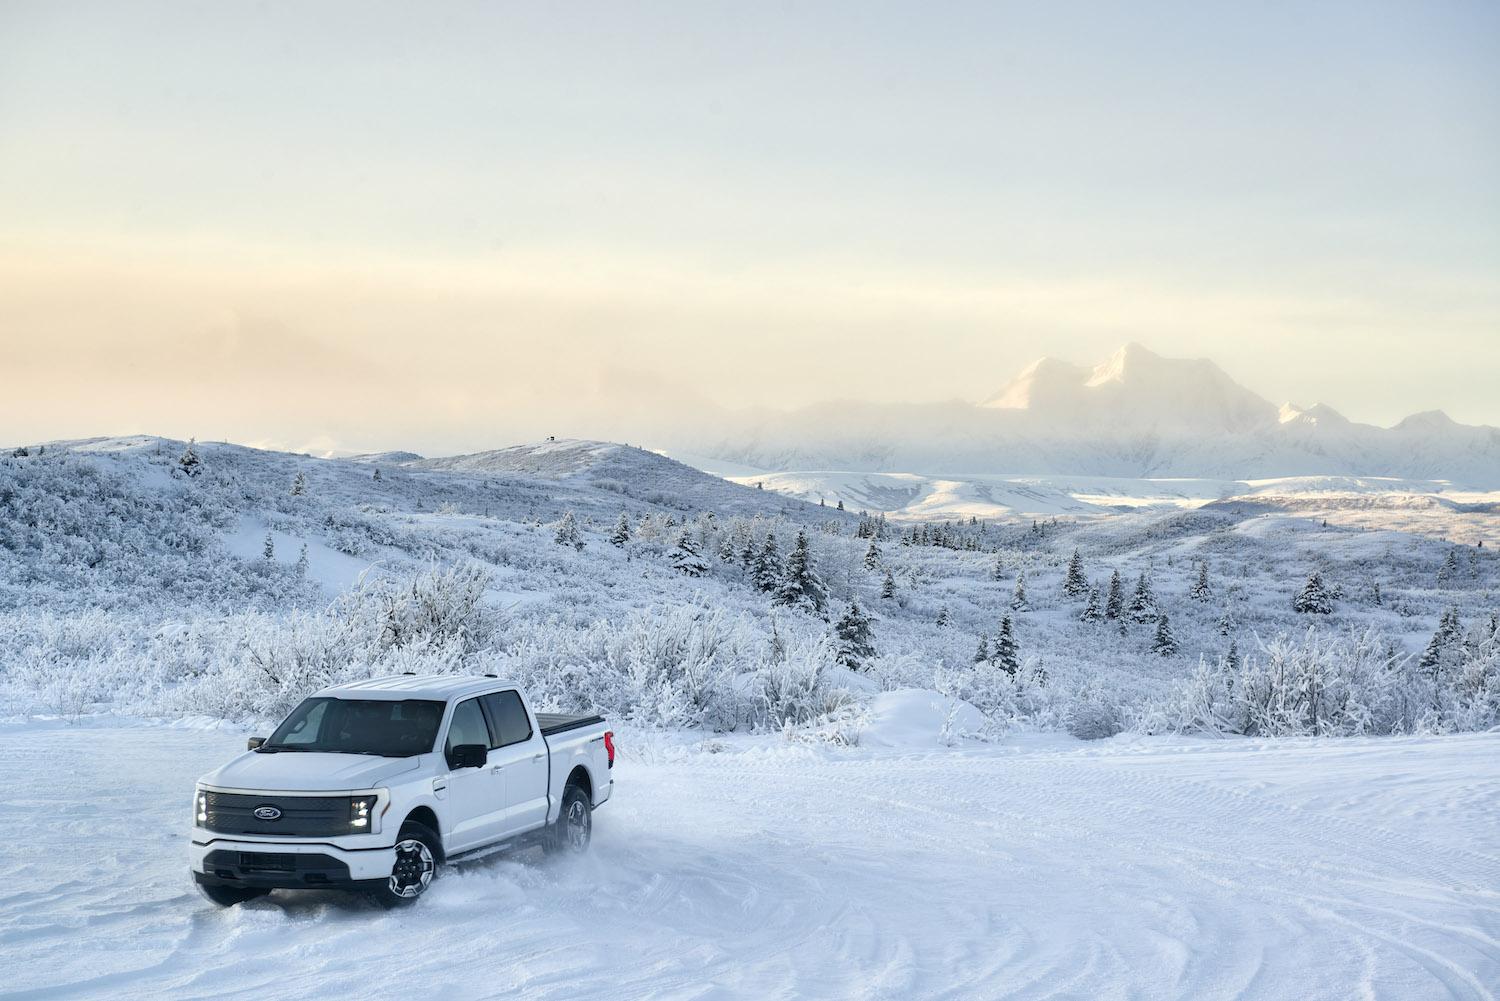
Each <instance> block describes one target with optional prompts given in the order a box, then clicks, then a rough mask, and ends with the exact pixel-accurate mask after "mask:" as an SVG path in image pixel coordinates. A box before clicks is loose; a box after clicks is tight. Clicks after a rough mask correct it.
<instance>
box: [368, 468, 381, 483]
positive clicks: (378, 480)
mask: <svg viewBox="0 0 1500 1001" xmlns="http://www.w3.org/2000/svg"><path fill="white" fill-rule="evenodd" d="M370 479H372V480H374V481H375V482H376V483H379V482H380V467H379V466H376V467H375V475H374V476H371V477H370Z"/></svg>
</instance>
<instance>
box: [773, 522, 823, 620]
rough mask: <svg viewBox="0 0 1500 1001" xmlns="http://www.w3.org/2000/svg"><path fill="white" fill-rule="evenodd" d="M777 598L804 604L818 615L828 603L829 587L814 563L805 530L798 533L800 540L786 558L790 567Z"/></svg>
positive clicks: (784, 602) (782, 602) (794, 604)
mask: <svg viewBox="0 0 1500 1001" xmlns="http://www.w3.org/2000/svg"><path fill="white" fill-rule="evenodd" d="M773 600H774V601H775V603H776V604H778V605H788V606H790V607H792V608H800V609H802V610H804V611H807V612H811V613H813V614H815V615H822V614H823V612H824V610H825V609H826V608H827V607H828V591H827V589H826V588H824V586H823V581H822V580H821V579H820V578H819V577H818V571H817V569H816V568H815V567H814V566H813V558H812V551H811V550H810V549H809V547H808V542H807V533H806V532H805V531H803V532H798V533H797V541H796V542H795V543H794V544H793V545H792V552H791V555H789V556H788V557H787V559H786V570H785V572H784V573H783V574H782V576H781V582H780V584H779V585H778V586H777V588H776V591H775V594H774V596H773Z"/></svg>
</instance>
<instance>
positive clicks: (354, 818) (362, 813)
mask: <svg viewBox="0 0 1500 1001" xmlns="http://www.w3.org/2000/svg"><path fill="white" fill-rule="evenodd" d="M379 798H380V797H378V796H374V795H370V796H355V797H353V798H351V799H350V800H349V830H351V831H354V832H356V833H358V834H365V833H367V832H369V831H371V830H373V829H374V828H373V827H371V826H370V825H371V813H372V812H373V811H374V809H375V804H376V802H377V801H378V800H379Z"/></svg>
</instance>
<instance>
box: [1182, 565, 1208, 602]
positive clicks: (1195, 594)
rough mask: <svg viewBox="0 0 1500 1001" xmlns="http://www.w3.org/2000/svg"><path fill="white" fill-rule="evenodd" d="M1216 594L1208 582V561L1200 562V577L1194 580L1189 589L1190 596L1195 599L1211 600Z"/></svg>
mask: <svg viewBox="0 0 1500 1001" xmlns="http://www.w3.org/2000/svg"><path fill="white" fill-rule="evenodd" d="M1213 596H1214V589H1213V587H1212V586H1211V585H1210V584H1209V583H1208V562H1207V561H1206V560H1205V561H1204V562H1202V563H1199V564H1198V579H1197V580H1195V581H1193V586H1192V588H1191V589H1190V590H1189V591H1188V597H1189V598H1192V599H1193V600H1194V601H1203V602H1206V601H1209V600H1210V599H1212V598H1213Z"/></svg>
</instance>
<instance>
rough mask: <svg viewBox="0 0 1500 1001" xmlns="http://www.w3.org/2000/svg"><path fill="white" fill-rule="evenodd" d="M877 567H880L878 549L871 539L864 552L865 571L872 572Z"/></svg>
mask: <svg viewBox="0 0 1500 1001" xmlns="http://www.w3.org/2000/svg"><path fill="white" fill-rule="evenodd" d="M879 566H880V547H879V546H877V545H876V544H875V540H874V539H871V540H870V548H868V549H866V550H865V569H866V570H874V569H876V568H877V567H879Z"/></svg>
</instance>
